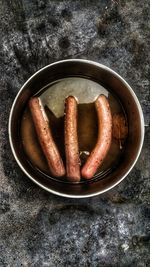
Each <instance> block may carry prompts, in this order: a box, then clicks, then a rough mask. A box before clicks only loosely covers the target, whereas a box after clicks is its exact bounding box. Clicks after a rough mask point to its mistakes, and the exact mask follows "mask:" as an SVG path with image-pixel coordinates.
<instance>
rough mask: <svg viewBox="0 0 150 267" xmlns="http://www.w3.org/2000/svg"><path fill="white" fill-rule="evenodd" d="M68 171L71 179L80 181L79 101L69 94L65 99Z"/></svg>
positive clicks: (68, 176)
mask: <svg viewBox="0 0 150 267" xmlns="http://www.w3.org/2000/svg"><path fill="white" fill-rule="evenodd" d="M65 153H66V173H67V178H68V180H70V181H73V182H78V181H80V159H79V147H78V136H77V101H76V99H75V97H73V96H68V97H67V98H66V101H65Z"/></svg>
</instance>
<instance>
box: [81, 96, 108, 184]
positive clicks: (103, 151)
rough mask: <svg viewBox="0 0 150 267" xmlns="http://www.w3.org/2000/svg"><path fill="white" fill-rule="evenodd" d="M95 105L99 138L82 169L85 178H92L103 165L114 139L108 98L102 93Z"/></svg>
mask: <svg viewBox="0 0 150 267" xmlns="http://www.w3.org/2000/svg"><path fill="white" fill-rule="evenodd" d="M95 107H96V111H97V117H98V139H97V143H96V146H95V148H94V149H93V150H92V152H91V154H90V156H89V157H88V159H87V161H86V162H85V164H84V165H83V167H82V169H81V175H82V177H84V178H85V179H90V178H92V177H93V176H94V174H95V173H96V171H97V169H98V168H99V167H100V166H101V164H102V162H103V160H104V159H105V157H106V155H107V153H108V151H109V148H110V145H111V140H112V116H111V110H110V106H109V102H108V100H107V98H106V97H105V96H104V95H100V96H99V97H98V98H97V100H96V101H95Z"/></svg>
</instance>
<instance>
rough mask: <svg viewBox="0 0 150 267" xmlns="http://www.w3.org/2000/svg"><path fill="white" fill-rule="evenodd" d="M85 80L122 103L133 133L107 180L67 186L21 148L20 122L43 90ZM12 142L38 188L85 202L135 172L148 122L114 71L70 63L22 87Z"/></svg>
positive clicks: (12, 122) (58, 64)
mask: <svg viewBox="0 0 150 267" xmlns="http://www.w3.org/2000/svg"><path fill="white" fill-rule="evenodd" d="M66 77H82V78H88V79H90V80H93V81H96V82H98V83H100V84H103V85H104V86H105V87H106V88H109V89H110V90H111V92H112V93H114V94H115V95H116V96H117V97H118V98H119V100H120V101H121V103H122V105H123V107H124V109H125V112H126V115H127V119H128V126H129V133H128V140H127V144H126V147H125V152H124V156H123V160H122V161H121V162H120V164H119V165H118V167H117V168H116V169H114V170H113V171H112V172H111V173H108V175H106V176H105V178H104V179H97V180H94V181H88V182H86V183H80V184H76V185H75V184H71V183H68V184H66V183H63V182H59V181H57V180H54V179H50V178H47V177H46V176H44V175H43V174H42V173H40V172H38V171H37V169H35V168H34V167H33V166H31V164H29V161H27V159H26V157H25V154H24V151H23V150H22V149H21V146H20V142H21V141H19V140H20V136H19V131H20V121H21V116H22V112H23V110H24V108H25V106H26V105H27V102H28V100H29V98H30V97H31V96H32V95H34V94H35V93H37V92H38V91H39V90H40V88H43V87H45V86H46V85H48V84H50V83H52V82H54V81H56V80H58V79H62V78H66ZM9 140H10V145H11V149H12V152H13V155H14V157H15V159H16V161H17V163H18V165H19V166H20V168H21V169H22V170H23V172H24V173H25V174H26V175H27V176H28V177H29V178H30V179H31V180H32V181H33V182H35V183H36V184H37V185H39V186H40V187H42V188H43V189H45V190H47V191H48V192H51V193H54V194H56V195H59V196H64V197H72V198H85V197H91V196H95V195H98V194H101V193H104V192H106V191H107V190H109V189H111V188H113V187H114V186H116V185H117V184H118V183H120V182H121V181H122V180H123V179H124V178H125V177H126V176H127V175H128V173H129V172H130V171H131V170H132V168H133V166H134V165H135V163H136V161H137V159H138V157H139V155H140V152H141V148H142V145H143V140H144V118H143V113H142V109H141V106H140V104H139V101H138V99H137V97H136V95H135V93H134V92H133V90H132V88H131V87H130V86H129V85H128V83H127V82H126V81H125V80H124V79H123V78H122V77H121V76H119V75H118V74H117V73H116V72H114V71H113V70H111V69H110V68H108V67H106V66H104V65H102V64H99V63H96V62H93V61H89V60H82V59H69V60H62V61H58V62H56V63H53V64H50V65H48V66H46V67H44V68H42V69H41V70H39V71H37V72H36V73H35V74H34V75H33V76H32V77H31V78H29V79H28V81H27V82H26V83H25V84H24V85H23V86H22V88H21V89H20V91H19V93H18V94H17V96H16V98H15V100H14V103H13V105H12V108H11V112H10V117H9Z"/></svg>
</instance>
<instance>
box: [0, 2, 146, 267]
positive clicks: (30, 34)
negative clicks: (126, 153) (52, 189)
mask: <svg viewBox="0 0 150 267" xmlns="http://www.w3.org/2000/svg"><path fill="white" fill-rule="evenodd" d="M149 14H150V2H149V0H146V1H144V0H143V1H141V0H135V1H134V0H127V1H125V0H120V1H119V0H118V1H117V0H116V1H115V0H114V1H110V0H99V1H98V0H93V1H92V0H91V1H90V0H87V1H85V0H84V1H77V0H75V1H73V0H72V1H71V0H70V1H69V0H66V1H59V0H53V1H50V0H45V1H44V0H0V157H1V158H0V267H3V266H4V267H5V266H10V267H20V266H24V267H33V266H34V267H46V266H48V267H57V266H61V267H69V266H78V267H102V266H104V267H111V266H114V267H118V266H119V267H128V266H132V267H134V266H138V267H146V266H150V206H149V204H150V180H149V167H150V161H149V155H150V152H149V151H150V150H149V149H150V129H149V127H146V133H145V143H144V147H143V150H142V153H141V156H140V158H139V160H138V162H137V164H136V166H135V168H134V169H133V171H132V172H131V173H130V174H129V175H128V177H127V178H126V179H125V180H124V181H123V182H122V183H121V184H120V185H118V186H117V187H116V188H115V189H113V190H111V191H110V192H108V193H105V194H103V195H101V196H97V197H94V198H91V199H85V200H73V199H70V200H69V199H64V198H60V197H56V196H54V195H52V194H49V193H47V192H45V191H43V190H42V189H40V188H38V187H37V186H36V185H35V184H33V183H32V182H31V181H30V180H29V179H28V178H26V177H25V175H24V174H23V173H22V172H21V171H20V169H19V167H18V166H17V164H16V163H15V161H14V159H13V156H12V153H11V151H10V147H9V142H8V133H7V125H8V116H9V111H10V107H11V105H12V102H13V99H14V97H15V95H16V93H17V92H18V90H19V88H20V87H21V86H22V85H23V83H24V82H25V81H26V79H27V78H29V77H30V75H31V74H33V73H34V72H35V71H37V70H38V69H40V68H41V67H43V66H45V65H46V64H49V63H51V62H54V61H56V60H59V59H64V58H86V59H92V60H95V61H98V62H100V63H103V64H105V65H106V66H109V67H111V68H112V69H114V70H115V71H117V72H118V73H119V74H120V75H122V76H123V77H124V78H125V79H126V80H127V81H128V82H129V84H130V85H131V86H132V87H133V89H134V91H135V93H136V94H137V96H138V98H139V100H140V102H141V105H142V108H143V111H144V117H145V124H147V125H148V124H149V115H150V113H149V103H150V102H149V76H148V74H149V70H150V69H149V57H148V56H149V55H148V52H149V51H150V49H149V48H150V47H149V41H150V38H149V37H150V35H149V34H150V28H149V23H150V18H149Z"/></svg>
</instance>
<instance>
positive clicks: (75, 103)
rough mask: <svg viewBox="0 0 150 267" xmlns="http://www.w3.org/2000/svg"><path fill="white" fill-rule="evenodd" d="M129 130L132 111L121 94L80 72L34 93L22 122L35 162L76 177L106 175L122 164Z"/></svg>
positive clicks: (71, 178)
mask: <svg viewBox="0 0 150 267" xmlns="http://www.w3.org/2000/svg"><path fill="white" fill-rule="evenodd" d="M87 87H88V88H87ZM80 88H81V89H80ZM81 90H82V93H81ZM84 90H86V95H84V94H83V92H84ZM68 95H69V96H68ZM127 134H128V125H127V119H126V114H125V112H124V109H123V107H122V105H121V103H120V102H119V100H118V99H117V97H115V96H114V95H113V94H111V93H110V92H109V91H108V90H107V89H106V88H104V87H103V86H102V85H100V84H97V83H96V82H93V81H90V80H88V79H84V78H76V77H72V78H66V79H62V80H59V81H58V82H55V84H52V85H49V86H47V87H46V88H44V89H43V90H40V91H39V92H38V93H37V94H36V95H35V96H32V97H31V98H30V100H29V102H28V105H27V106H26V108H25V110H24V112H23V116H22V122H21V137H22V144H23V149H24V151H25V153H26V156H27V157H28V159H29V161H30V163H31V164H32V165H33V166H35V168H37V169H38V170H40V171H41V172H43V173H46V174H47V175H52V176H53V177H55V178H57V179H60V180H65V179H67V180H69V181H70V182H80V181H84V180H88V179H90V180H91V179H93V178H94V177H96V176H97V175H99V174H100V175H103V176H105V174H107V173H108V172H109V171H111V170H112V169H114V168H115V167H117V165H118V163H119V161H120V160H121V157H122V156H123V153H124V146H125V140H126V138H127Z"/></svg>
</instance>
